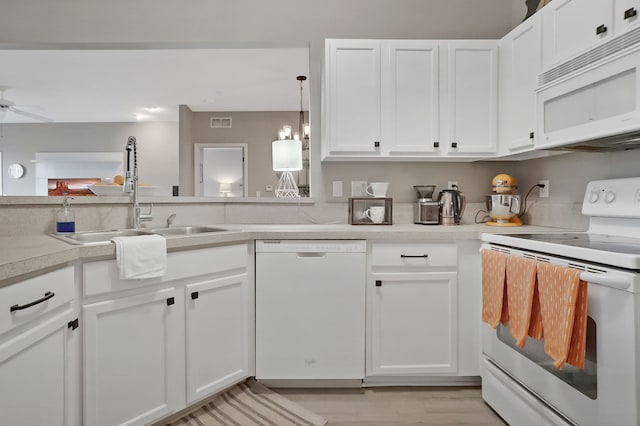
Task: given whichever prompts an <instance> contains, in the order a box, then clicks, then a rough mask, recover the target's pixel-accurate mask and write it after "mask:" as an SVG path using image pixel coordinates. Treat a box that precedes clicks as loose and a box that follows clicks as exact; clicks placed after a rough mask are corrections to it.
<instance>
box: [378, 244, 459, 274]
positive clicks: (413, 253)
mask: <svg viewBox="0 0 640 426" xmlns="http://www.w3.org/2000/svg"><path fill="white" fill-rule="evenodd" d="M457 262H458V247H457V246H456V245H455V244H423V243H375V244H373V246H372V248H371V265H372V266H373V267H374V268H375V267H381V266H382V267H385V266H387V267H416V268H421V267H422V268H424V267H442V266H451V267H455V266H456V265H457Z"/></svg>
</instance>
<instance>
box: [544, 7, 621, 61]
mask: <svg viewBox="0 0 640 426" xmlns="http://www.w3.org/2000/svg"><path fill="white" fill-rule="evenodd" d="M541 15H542V46H543V48H542V52H543V55H542V61H543V68H544V69H548V68H552V67H554V66H556V65H558V64H560V63H561V62H563V61H565V60H566V59H569V58H570V57H572V56H574V55H576V54H578V53H580V52H583V51H585V50H587V49H589V48H590V47H592V46H595V45H596V44H598V43H601V42H604V41H606V40H609V39H610V38H611V37H612V35H613V28H612V26H613V4H612V0H554V1H552V2H551V3H549V4H547V5H546V6H545V7H544V8H543V9H542V10H541Z"/></svg>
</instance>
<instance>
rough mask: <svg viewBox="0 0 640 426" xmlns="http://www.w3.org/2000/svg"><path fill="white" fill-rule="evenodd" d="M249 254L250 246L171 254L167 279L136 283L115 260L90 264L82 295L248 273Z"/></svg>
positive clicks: (84, 272)
mask: <svg viewBox="0 0 640 426" xmlns="http://www.w3.org/2000/svg"><path fill="white" fill-rule="evenodd" d="M248 253H249V252H248V246H247V245H246V244H237V245H232V246H224V247H210V248H205V249H198V250H187V251H179V252H174V253H169V254H168V255H167V273H166V274H165V276H164V277H159V278H146V279H134V280H121V279H120V273H119V271H118V265H117V264H116V261H115V260H102V261H98V262H91V263H86V264H84V265H83V266H82V277H83V284H82V287H83V293H82V294H83V296H93V295H96V294H102V293H108V292H112V291H122V290H129V289H133V288H139V287H145V286H150V285H157V284H161V283H163V282H167V281H174V280H179V279H187V278H192V277H197V276H201V275H206V274H215V273H218V272H222V271H229V270H233V269H245V268H246V267H247V264H248V255H249V254H248Z"/></svg>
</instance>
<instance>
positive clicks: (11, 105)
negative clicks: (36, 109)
mask: <svg viewBox="0 0 640 426" xmlns="http://www.w3.org/2000/svg"><path fill="white" fill-rule="evenodd" d="M8 112H12V113H14V114H18V115H22V116H24V117H29V118H31V119H33V120H36V121H41V122H44V123H51V122H52V121H53V120H52V119H50V118H48V117H45V116H43V115H40V114H34V113H32V112H28V111H24V110H22V109H20V108H19V107H17V106H16V104H15V102H13V101H10V100H9V99H5V98H4V89H2V88H0V122H2V121H4V118H5V116H6V115H7V113H8Z"/></svg>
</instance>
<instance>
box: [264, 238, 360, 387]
mask: <svg viewBox="0 0 640 426" xmlns="http://www.w3.org/2000/svg"><path fill="white" fill-rule="evenodd" d="M365 281H366V241H360V240H258V241H256V378H257V379H262V380H299V379H304V380H314V379H319V380H323V379H338V380H340V379H363V378H364V356H365V343H364V339H365V329H364V327H365V312H364V310H365Z"/></svg>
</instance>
